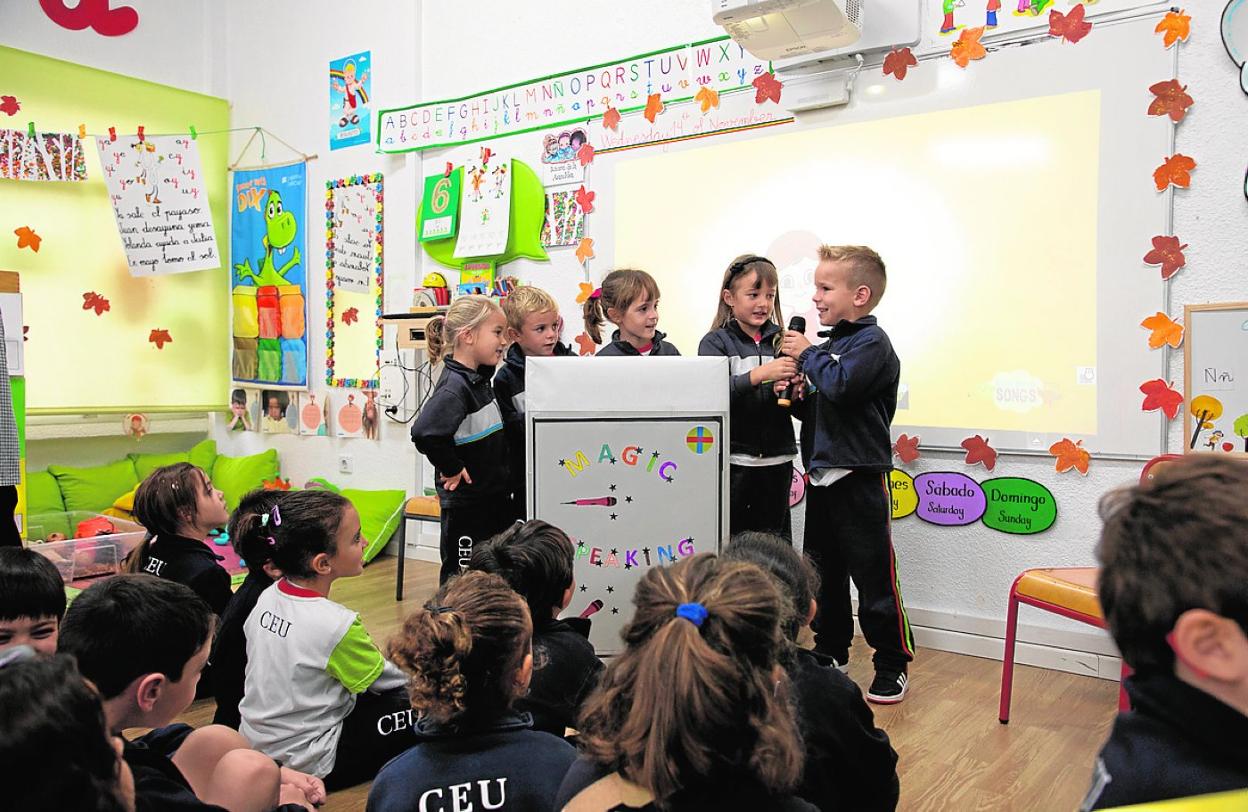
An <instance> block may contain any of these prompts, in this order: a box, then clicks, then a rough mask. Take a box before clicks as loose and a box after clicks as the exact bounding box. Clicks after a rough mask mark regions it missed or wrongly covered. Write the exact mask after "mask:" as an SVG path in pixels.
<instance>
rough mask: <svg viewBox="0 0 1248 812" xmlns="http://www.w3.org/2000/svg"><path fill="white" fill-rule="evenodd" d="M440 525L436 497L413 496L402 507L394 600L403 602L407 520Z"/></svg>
mask: <svg viewBox="0 0 1248 812" xmlns="http://www.w3.org/2000/svg"><path fill="white" fill-rule="evenodd" d="M408 519H414V520H416V521H418V522H433V523H434V524H437V525H440V524H441V523H442V506H441V504H439V502H438V497H436V496H413V497H412V498H410V499H408V500H407V503H406V504H404V505H403V521H402V522H401V523H400V524H399V567H398V575H397V576H396V577H395V584H394V599H395V600H396V601H401V600H403V564H404V563H405V562H406V561H407V520H408Z"/></svg>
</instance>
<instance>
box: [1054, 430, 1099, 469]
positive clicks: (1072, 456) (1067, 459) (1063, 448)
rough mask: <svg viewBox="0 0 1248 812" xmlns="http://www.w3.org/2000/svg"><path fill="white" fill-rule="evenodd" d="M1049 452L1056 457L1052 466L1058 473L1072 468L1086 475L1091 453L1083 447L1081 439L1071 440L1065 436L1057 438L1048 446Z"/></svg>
mask: <svg viewBox="0 0 1248 812" xmlns="http://www.w3.org/2000/svg"><path fill="white" fill-rule="evenodd" d="M1049 453H1050V454H1052V455H1053V456H1054V457H1057V463H1056V465H1054V468H1056V469H1057V472H1058V473H1059V474H1064V473H1066V472H1067V471H1069V470H1070V469H1071V468H1074V469H1075V470H1076V471H1078V472H1079V473H1081V474H1083V475H1084V476H1087V475H1088V463H1089V462H1090V461H1091V459H1092V455H1091V454H1089V453H1088V451H1087V449H1086V448H1084V447H1083V440H1076V441H1074V442H1071V441H1070V440H1069V439H1067V438H1062V439H1061V440H1058V441H1057V442H1056V443H1054V444H1053V445H1051V446H1049Z"/></svg>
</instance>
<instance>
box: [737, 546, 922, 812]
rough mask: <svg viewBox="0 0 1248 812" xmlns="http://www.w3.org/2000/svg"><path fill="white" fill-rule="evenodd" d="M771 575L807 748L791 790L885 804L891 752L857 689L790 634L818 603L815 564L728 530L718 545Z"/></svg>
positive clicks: (866, 811) (893, 787)
mask: <svg viewBox="0 0 1248 812" xmlns="http://www.w3.org/2000/svg"><path fill="white" fill-rule="evenodd" d="M722 557H723V558H724V559H725V560H727V561H744V562H746V563H749V564H754V565H755V566H757V567H759V568H760V569H762V570H763V571H764V572H766V573H767V574H768V575H770V576H771V579H772V581H773V582H774V583H775V585H776V587H777V588H779V589H780V592H781V594H782V595H783V596H784V597H785V598H786V601H787V603H788V605H787V606H786V607H785V612H784V618H785V619H784V635H785V637H786V638H788V642H789V645H788V646H787V648H786V656H785V657H784V658H783V660H782V662H783V664H784V669H785V671H786V672H787V673H788V675H789V681H790V683H791V684H792V686H793V691H792V693H793V702H794V705H795V712H796V716H797V723H798V727H799V729H800V730H801V734H802V741H803V742H804V743H805V748H806V771H805V773H804V774H803V776H802V783H801V784H800V785H799V786H798V789H797V794H798V795H799V796H801V797H802V798H804V799H805V800H807V801H810V802H811V803H813V804H815V805H816V806H818V807H819V808H820V809H825V810H836V809H853V810H862V812H892V810H894V809H896V808H897V798H898V793H899V790H900V786H899V784H898V779H897V752H896V751H895V750H893V748H892V745H890V744H889V741H888V734H887V733H885V732H884V731H883V730H880V729H879V728H878V727H876V726H875V716H874V715H873V714H872V713H871V708H870V706H868V705H867V703H866V700H864V699H863V698H862V691H861V690H859V689H858V686H857V685H856V684H855V683H854V681H853V680H851V679H850V678H849V677H848V676H846V675H845V673H844V672H843V671H842V670H840V669H838V668H836V667H834V666H830V665H828V664H826V663H824V662H823V661H821V660H820V659H819V658H818V657H817V656H816V655H815V653H814V652H812V651H808V650H806V649H803V648H798V646H797V638H798V635H799V634H800V633H801V631H802V629H804V628H806V627H807V626H809V625H810V621H811V620H813V619H814V617H815V611H816V609H817V608H818V606H817V604H816V603H815V596H816V595H818V594H819V572H818V571H817V570H816V569H815V567H814V565H813V564H811V563H810V561H809V560H808V559H807V558H806V557H805V556H803V555H802V554H801V553H799V552H798V551H797V550H794V549H793V545H792V544H791V543H789V542H786V541H785V540H784V539H780V538H778V537H776V536H773V535H770V534H767V533H742V534H740V535H738V536H734V537H733V539H732V543H731V544H729V545H728V546H727V547H726V548H725V549H724V552H723V555H722Z"/></svg>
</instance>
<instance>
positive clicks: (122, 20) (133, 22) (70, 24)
mask: <svg viewBox="0 0 1248 812" xmlns="http://www.w3.org/2000/svg"><path fill="white" fill-rule="evenodd" d="M39 5H40V7H42V8H43V13H44V14H46V15H48V19H49V20H51V21H52V22H54V23H56V24H57V25H59V26H61V27H62V28H68V29H69V30H70V31H82V30H83V29H85V28H90V29H92V30H94V31H95V33H97V34H99V35H100V36H104V37H120V36H122V35H123V34H129V33H130V32H131V31H133V30H134V29H135V27H136V26H137V25H138V24H139V12H137V11H135V10H134V9H133V8H131V7H130V6H115V7H111V8H110V5H111V4H110V3H108V2H104V3H99V2H91V3H87V2H79V3H78V4H77V5H75V6H73V7H70V6H68V5H66V4H65V2H64V0H40V2H39Z"/></svg>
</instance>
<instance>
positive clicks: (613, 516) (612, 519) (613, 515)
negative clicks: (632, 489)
mask: <svg viewBox="0 0 1248 812" xmlns="http://www.w3.org/2000/svg"><path fill="white" fill-rule="evenodd" d="M618 518H619V514H617V513H612V514H611V521H615V520H616V519H618Z"/></svg>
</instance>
